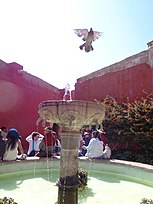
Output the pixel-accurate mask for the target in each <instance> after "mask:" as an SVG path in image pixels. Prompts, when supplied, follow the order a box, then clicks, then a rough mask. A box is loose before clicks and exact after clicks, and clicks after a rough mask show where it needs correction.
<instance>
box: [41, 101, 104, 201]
mask: <svg viewBox="0 0 153 204" xmlns="http://www.w3.org/2000/svg"><path fill="white" fill-rule="evenodd" d="M38 113H39V115H40V117H41V119H42V120H43V121H44V122H52V123H57V124H59V125H60V126H62V128H63V131H62V133H61V146H62V148H61V158H60V178H59V181H58V184H57V185H58V187H59V190H58V204H77V203H78V138H79V134H80V133H79V130H80V128H82V126H83V125H95V124H96V125H98V124H101V123H102V120H103V118H104V113H105V109H104V106H103V105H102V104H97V103H94V102H87V101H44V102H42V103H41V104H40V105H39V111H38Z"/></svg>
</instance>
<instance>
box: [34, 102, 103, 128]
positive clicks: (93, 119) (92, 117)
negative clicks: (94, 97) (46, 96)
mask: <svg viewBox="0 0 153 204" xmlns="http://www.w3.org/2000/svg"><path fill="white" fill-rule="evenodd" d="M38 108H39V110H38V113H39V115H40V117H41V119H42V120H43V121H45V122H50V123H57V124H59V125H61V126H62V127H63V130H71V131H77V132H78V131H79V129H80V128H81V127H82V126H83V125H97V124H101V123H102V121H103V119H104V116H105V108H104V105H103V104H100V103H95V102H90V101H79V100H69V101H63V100H48V101H43V102H42V103H40V104H39V107H38Z"/></svg>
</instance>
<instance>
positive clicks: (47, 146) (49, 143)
mask: <svg viewBox="0 0 153 204" xmlns="http://www.w3.org/2000/svg"><path fill="white" fill-rule="evenodd" d="M55 134H56V133H55V132H54V131H53V130H52V128H51V127H45V129H44V135H45V137H44V140H43V142H42V143H41V144H40V147H39V148H40V149H41V155H42V156H52V155H53V153H54V149H55V142H56V137H55Z"/></svg>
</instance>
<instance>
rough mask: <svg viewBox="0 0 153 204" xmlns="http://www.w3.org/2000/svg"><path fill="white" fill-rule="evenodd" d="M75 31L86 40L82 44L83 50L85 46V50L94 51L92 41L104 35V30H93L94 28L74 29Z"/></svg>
mask: <svg viewBox="0 0 153 204" xmlns="http://www.w3.org/2000/svg"><path fill="white" fill-rule="evenodd" d="M74 32H75V34H77V35H78V36H79V37H82V40H83V41H85V43H84V44H82V45H81V46H80V49H81V50H83V48H84V50H85V52H90V51H93V49H94V48H93V46H92V42H93V41H95V40H96V39H98V38H99V37H100V36H101V35H102V32H98V31H93V30H92V28H90V31H88V30H87V29H74Z"/></svg>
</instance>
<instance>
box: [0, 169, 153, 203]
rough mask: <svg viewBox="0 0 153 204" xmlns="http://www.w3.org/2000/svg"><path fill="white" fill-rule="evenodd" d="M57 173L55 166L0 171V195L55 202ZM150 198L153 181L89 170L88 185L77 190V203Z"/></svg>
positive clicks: (23, 199)
mask: <svg viewBox="0 0 153 204" xmlns="http://www.w3.org/2000/svg"><path fill="white" fill-rule="evenodd" d="M58 176H59V172H58V171H56V170H49V169H47V170H41V171H40V170H34V171H25V172H17V173H13V174H12V173H11V174H2V175H0V197H1V198H3V197H4V196H8V197H13V198H14V199H15V201H16V202H18V204H54V203H55V202H56V201H57V195H58V188H57V186H56V185H55V183H56V181H57V179H58ZM143 197H146V198H153V183H147V182H145V181H143V180H135V179H134V178H131V177H127V176H124V175H120V174H114V173H107V172H95V171H89V180H88V186H87V187H86V189H85V190H84V191H82V192H79V204H84V203H85V204H140V201H141V199H142V198H143Z"/></svg>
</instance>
